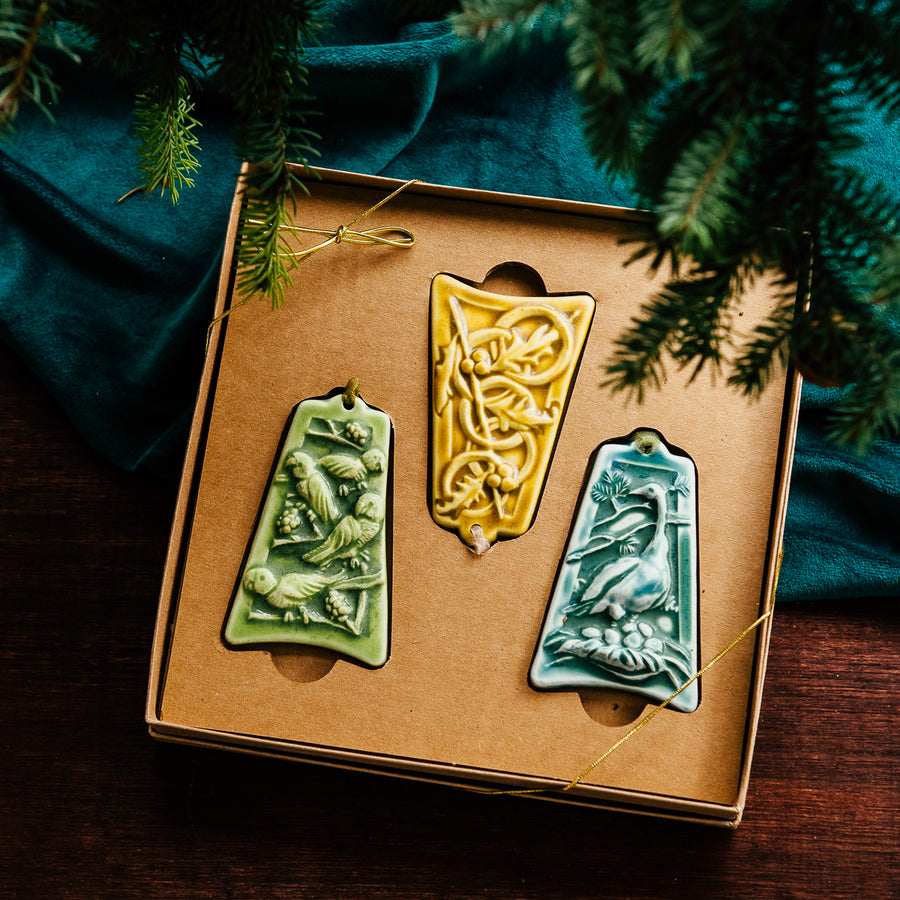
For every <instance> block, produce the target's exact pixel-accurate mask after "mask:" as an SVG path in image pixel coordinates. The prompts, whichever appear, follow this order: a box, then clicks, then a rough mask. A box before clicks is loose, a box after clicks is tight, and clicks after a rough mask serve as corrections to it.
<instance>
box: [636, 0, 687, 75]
mask: <svg viewBox="0 0 900 900" xmlns="http://www.w3.org/2000/svg"><path fill="white" fill-rule="evenodd" d="M688 5H690V4H688ZM637 8H638V17H639V21H640V26H639V32H640V33H639V37H638V39H637V44H636V46H635V56H636V58H637V63H638V67H639V68H641V69H650V70H652V71H653V74H654V75H655V76H656V77H657V78H659V79H660V80H664V79H667V78H669V77H670V76H671V75H674V76H675V77H676V78H687V77H688V76H689V75H690V73H691V63H692V58H693V54H694V51H695V49H696V48H697V46H698V44H699V43H700V42H701V41H702V36H701V34H700V32H699V31H698V30H697V29H696V28H694V27H693V26H692V25H691V23H689V22H688V20H687V18H686V17H685V4H684V3H682V2H681V0H640V2H639V3H638V7H637Z"/></svg>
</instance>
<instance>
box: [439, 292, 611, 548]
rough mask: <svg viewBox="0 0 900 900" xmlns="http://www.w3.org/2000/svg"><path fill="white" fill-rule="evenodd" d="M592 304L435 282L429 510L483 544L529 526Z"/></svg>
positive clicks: (580, 297)
mask: <svg viewBox="0 0 900 900" xmlns="http://www.w3.org/2000/svg"><path fill="white" fill-rule="evenodd" d="M594 307H595V304H594V300H593V298H592V297H591V296H590V295H588V294H573V295H557V294H554V295H546V296H540V297H520V296H507V295H504V294H497V293H492V292H490V291H486V290H482V289H481V288H479V287H476V286H474V285H472V284H470V283H469V282H467V281H464V280H462V279H460V278H456V277H454V276H452V275H446V274H440V275H437V276H435V278H434V279H433V281H432V285H431V311H430V315H431V379H432V380H431V434H430V438H431V448H430V450H431V463H430V465H431V475H430V484H429V506H430V510H431V515H432V518H433V519H434V521H435V522H436V523H437V524H438V525H440V526H441V527H442V528H445V529H447V530H449V531H453V532H456V534H457V535H458V536H459V537H460V539H461V540H463V541H464V542H466V543H468V544H475V547H476V550H478V549H483V548H484V547H485V546H487V545H489V544H490V543H493V542H494V541H495V540H497V539H498V538H515V537H518V536H519V535H521V534H524V533H525V532H526V531H527V530H528V529H529V528H530V527H531V524H532V522H533V520H534V517H535V515H536V513H537V507H538V502H539V500H540V496H541V492H542V491H543V488H544V482H545V479H546V477H547V471H548V468H549V466H550V460H551V457H552V455H553V450H554V447H555V444H556V439H557V437H558V434H559V429H560V426H561V424H562V421H563V416H564V413H565V409H566V404H567V402H568V398H569V393H570V390H571V388H572V384H573V382H574V378H575V373H576V371H577V368H578V363H579V361H580V358H581V352H582V349H583V347H584V342H585V340H586V339H587V335H588V331H589V329H590V325H591V319H592V318H593V315H594ZM479 544H480V545H481V546H480V547H479Z"/></svg>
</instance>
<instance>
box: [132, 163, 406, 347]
mask: <svg viewBox="0 0 900 900" xmlns="http://www.w3.org/2000/svg"><path fill="white" fill-rule="evenodd" d="M418 183H419V179H418V178H411V179H410V180H409V181H406V182H404V183H403V184H401V185H400V187H398V188H397V189H396V190H394V191H392V192H391V193H390V194H388V195H387V197H382V198H381V200H379V201H378V202H377V203H376V204H374V205H373V206H370V207H369V208H368V209H367V210H366V211H365V212H363V213H360V214H359V215H358V216H357V217H356V218H355V219H353V220H352V221H350V222H348V223H347V224H346V225H338V227H337V228H335V229H334V230H333V231H329V230H328V229H325V228H303V227H301V226H299V225H282V226H280V228H281V230H282V231H292V232H294V233H295V234H296V233H303V234H318V235H323V236H324V237H325V240H324V241H320V242H319V243H318V244H316V245H315V246H314V247H308V248H307V249H306V250H297V251H295V252H293V253H289V254H287V255H288V256H292V257H294V259H296V261H297V263H298V264H299V263H302V262H304V261H305V260H307V259H309V257H310V256H312V255H313V254H314V253H317V252H318V251H319V250H322V249H323V248H325V247H327V246H329V245H330V244H359V245H361V246H364V247H371V246H388V247H404V248H405V247H412V246H413V244H415V242H416V238H415V235H414V234H413V233H412V232H411V231H410V230H409V229H408V228H403V227H402V226H400V225H379V226H378V227H377V228H370V229H368V230H366V231H352V230H351V229H352V227H353V226H354V225H356V223H357V222H360V221H362V220H363V219H364V218H365V217H366V216H368V215H371V214H372V213H373V212H375V211H376V210H378V209H381V207H382V206H384V205H385V203H389V202H390V201H391V200H393V199H394V197H396V196H397V194H399V193H400V192H401V191H404V190H406V188H408V187H409V186H410V185H412V184H418ZM122 199H124V197H123V198H122ZM248 222H249V223H250V224H251V225H260V224H262V223H261V222H260V221H259V220H258V219H248ZM390 234H395V235H398V237H388V236H387V235H390ZM249 300H250V298H249V297H244V298H243V299H242V300H240V301H238V302H237V303H234V304H232V305H231V306H230V307H229V308H228V309H226V310H225V311H224V312H222V313H219V315H217V316H216V317H215V318H214V319H213V320H212V322H210V323H209V325H208V326H207V328H206V346H207V349H208V348H209V336H210V332H211V331H212V329H213V327H214V326H215V325H218V324H219V322H221V321H222V320H223V319H224V318H225V317H226V316H230V315H231V313H233V312H234V311H235V310H236V309H240V308H241V307H242V306H245V305H246V304H247V302H248V301H249Z"/></svg>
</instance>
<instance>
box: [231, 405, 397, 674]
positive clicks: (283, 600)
mask: <svg viewBox="0 0 900 900" xmlns="http://www.w3.org/2000/svg"><path fill="white" fill-rule="evenodd" d="M348 400H352V402H350V403H349V405H348V403H347V401H348ZM392 441H393V429H392V426H391V420H390V418H389V417H388V416H387V414H386V413H384V412H382V411H381V410H379V409H376V408H375V407H372V406H369V405H368V404H366V403H365V402H364V401H363V399H362V398H361V397H359V396H358V395H355V394H351V395H349V396H347V395H345V394H344V393H342V389H337V390H336V391H335V392H333V393H332V394H330V395H328V396H326V397H319V398H311V399H307V400H303V401H302V402H301V403H299V404H298V405H297V406H296V407H295V408H294V410H293V411H292V413H291V416H290V417H289V419H288V424H287V427H286V430H285V435H284V438H283V440H282V442H281V446H280V448H279V451H278V457H277V459H276V463H275V466H274V470H273V474H272V476H271V478H270V481H269V485H268V489H267V492H266V495H265V499H264V501H263V505H262V509H261V512H260V516H259V519H258V522H257V525H256V529H255V532H254V534H253V537H252V539H251V541H250V545H249V547H248V551H247V556H246V559H245V562H244V565H243V568H242V570H241V574H240V577H239V579H238V583H237V586H236V588H235V594H234V597H233V600H232V604H231V609H230V611H229V614H228V618H227V620H226V623H225V628H224V632H223V637H224V640H225V643H226V644H227V645H228V646H230V647H231V648H233V649H238V648H241V647H247V646H252V645H259V644H270V643H298V644H308V645H313V646H317V647H324V648H328V649H330V650H333V651H335V653H337V654H339V655H341V656H345V657H347V658H349V659H352V660H357V661H359V662H360V663H362V664H364V665H366V666H370V667H373V668H377V667H379V666H383V665H384V664H385V662H387V659H388V655H389V649H390V550H389V543H388V535H389V534H390V522H389V516H390V471H389V468H390V463H391V452H392Z"/></svg>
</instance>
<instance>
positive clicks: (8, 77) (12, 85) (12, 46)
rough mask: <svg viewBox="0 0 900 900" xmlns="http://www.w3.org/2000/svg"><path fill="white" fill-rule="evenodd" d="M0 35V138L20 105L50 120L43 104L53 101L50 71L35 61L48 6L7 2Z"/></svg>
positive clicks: (52, 84)
mask: <svg viewBox="0 0 900 900" xmlns="http://www.w3.org/2000/svg"><path fill="white" fill-rule="evenodd" d="M4 12H5V16H4V19H3V22H2V26H3V28H2V32H0V134H2V133H3V132H4V131H9V130H11V129H12V126H13V121H14V120H15V118H16V115H17V113H18V111H19V105H20V104H21V103H22V102H24V101H30V102H32V103H34V104H35V106H37V107H38V108H39V109H40V110H41V111H42V112H43V113H44V114H45V115H47V117H48V118H50V119H51V120H52V119H53V116H52V115H51V113H50V110H49V109H48V108H47V104H46V103H45V102H44V97H45V96H46V97H47V98H48V99H49V100H50V101H55V100H56V97H57V90H58V89H57V86H56V83H55V82H54V80H53V78H52V75H51V73H50V69H49V67H48V66H46V65H44V64H43V63H42V62H40V61H39V60H38V59H37V58H36V57H35V48H36V47H37V44H38V40H39V39H40V36H41V30H42V28H43V27H44V25H45V23H46V20H47V19H48V16H49V12H50V4H49V3H48V2H45V0H42V2H38V3H29V2H10V3H9V4H8V7H7V9H6V10H5V11H4Z"/></svg>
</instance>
